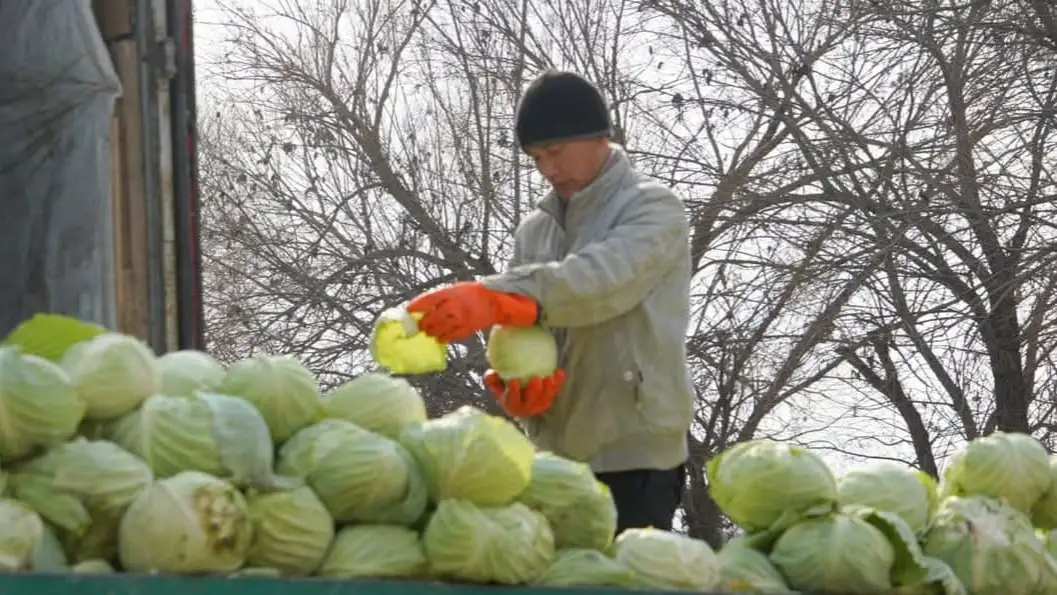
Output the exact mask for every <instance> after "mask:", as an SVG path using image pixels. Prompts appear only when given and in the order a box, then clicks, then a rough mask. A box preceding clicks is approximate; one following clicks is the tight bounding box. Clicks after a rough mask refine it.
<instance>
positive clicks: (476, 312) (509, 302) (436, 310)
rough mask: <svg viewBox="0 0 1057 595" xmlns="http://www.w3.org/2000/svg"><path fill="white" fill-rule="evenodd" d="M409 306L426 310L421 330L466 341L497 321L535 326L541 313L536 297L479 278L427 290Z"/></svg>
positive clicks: (446, 340)
mask: <svg viewBox="0 0 1057 595" xmlns="http://www.w3.org/2000/svg"><path fill="white" fill-rule="evenodd" d="M407 310H408V312H420V313H422V314H423V316H422V318H421V319H420V320H419V321H418V328H419V330H421V331H422V332H423V333H426V334H427V335H429V336H431V337H433V338H434V339H437V340H438V341H440V342H442V343H451V342H453V341H462V340H464V339H466V338H467V337H469V336H470V335H472V334H474V333H476V332H477V331H482V330H485V329H487V328H491V327H493V326H495V325H497V324H498V325H502V326H532V325H534V324H536V319H537V318H538V316H539V306H538V305H537V304H536V301H535V300H533V299H532V298H528V297H525V296H523V295H517V294H513V293H501V292H498V291H492V290H490V289H487V288H485V286H484V285H481V284H480V283H477V282H463V283H456V284H454V285H451V286H449V287H442V288H440V289H434V290H432V291H427V292H426V293H423V294H421V295H419V296H418V297H416V298H415V299H413V300H411V301H410V302H408V304H407Z"/></svg>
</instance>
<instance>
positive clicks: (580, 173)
mask: <svg viewBox="0 0 1057 595" xmlns="http://www.w3.org/2000/svg"><path fill="white" fill-rule="evenodd" d="M525 152H526V153H528V154H529V156H530V157H532V159H533V160H534V161H535V162H536V169H538V170H539V172H540V173H541V174H543V177H544V178H547V181H548V182H550V184H551V186H553V187H554V191H555V193H557V194H558V196H560V197H562V198H569V197H570V196H572V195H573V194H575V193H576V192H578V191H580V190H582V189H583V188H584V187H585V186H587V185H588V184H590V183H591V182H592V181H594V179H595V178H596V177H597V176H598V173H599V171H601V169H602V166H603V165H605V160H606V157H607V156H608V155H609V139H608V138H606V137H598V138H587V139H577V140H566V141H557V142H553V143H545V144H541V145H535V146H532V147H529V148H528V149H526V150H525Z"/></svg>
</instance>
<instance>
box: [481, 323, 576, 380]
mask: <svg viewBox="0 0 1057 595" xmlns="http://www.w3.org/2000/svg"><path fill="white" fill-rule="evenodd" d="M484 355H485V359H486V360H487V361H488V365H489V366H491V367H492V369H493V370H495V371H496V373H497V374H499V377H500V378H502V379H503V380H504V381H507V380H511V379H516V380H519V381H521V382H528V381H529V380H531V379H533V378H537V377H539V378H546V377H547V376H550V375H551V374H554V371H555V370H557V369H558V343H557V342H556V341H555V340H554V336H553V335H551V334H550V332H549V331H547V330H546V329H544V328H542V327H539V326H526V327H520V326H496V327H492V332H491V333H490V334H489V335H488V345H487V346H486V348H485V354H484Z"/></svg>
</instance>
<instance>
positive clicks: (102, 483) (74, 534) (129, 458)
mask: <svg viewBox="0 0 1057 595" xmlns="http://www.w3.org/2000/svg"><path fill="white" fill-rule="evenodd" d="M10 481H11V490H12V492H13V494H14V496H15V497H16V498H18V499H19V500H21V501H22V502H25V503H26V504H28V505H29V506H30V507H31V508H33V509H34V510H36V511H37V513H38V514H40V516H42V517H43V518H44V520H46V521H48V522H49V523H51V524H52V525H53V526H55V527H56V528H57V529H58V530H59V533H58V535H59V537H60V539H61V540H62V541H63V543H64V544H65V545H66V548H67V549H68V550H70V552H71V554H72V555H73V556H74V558H75V559H77V560H81V559H88V558H111V557H113V556H114V555H115V554H117V532H118V524H119V522H120V520H121V515H123V514H124V513H125V509H127V508H128V506H129V505H130V504H131V503H132V501H133V500H135V499H136V497H137V496H139V494H140V492H142V491H143V490H144V489H146V488H147V487H148V486H149V485H150V484H151V483H152V482H153V481H154V474H153V473H152V472H151V470H150V467H148V466H147V464H146V463H144V462H143V461H142V460H141V459H139V458H138V457H136V456H134V455H132V454H130V453H129V452H127V451H125V450H123V449H122V448H120V447H119V446H117V445H116V444H114V443H113V442H107V441H105V440H94V441H92V440H86V439H84V438H77V439H75V440H73V441H71V442H67V443H65V444H61V445H59V446H56V447H54V448H52V449H50V450H48V451H47V452H46V453H44V454H43V455H41V456H40V457H37V458H35V459H32V460H30V461H29V462H28V463H26V464H25V465H22V466H20V467H19V468H18V470H17V471H16V472H15V473H14V474H12V476H11V479H10Z"/></svg>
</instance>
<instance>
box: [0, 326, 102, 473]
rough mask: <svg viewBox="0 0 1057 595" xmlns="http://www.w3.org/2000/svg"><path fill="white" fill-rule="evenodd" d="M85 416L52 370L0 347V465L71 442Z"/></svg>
mask: <svg viewBox="0 0 1057 595" xmlns="http://www.w3.org/2000/svg"><path fill="white" fill-rule="evenodd" d="M85 410H86V406H85V403H84V400H83V399H82V398H81V397H80V395H78V394H77V389H76V388H74V385H73V382H72V381H71V380H70V377H69V375H67V374H66V372H65V371H64V370H63V369H62V368H60V367H59V366H58V365H57V364H54V363H52V362H50V361H48V360H46V359H43V358H41V357H37V356H35V355H23V354H22V353H20V352H19V350H18V348H17V347H0V459H3V460H4V461H13V460H15V459H19V458H22V457H25V456H26V455H28V454H31V453H32V452H33V451H34V450H35V449H37V448H38V447H46V446H51V445H54V444H59V443H61V442H63V441H65V440H67V439H68V438H71V437H72V436H73V435H74V434H75V433H76V432H77V427H78V426H79V425H80V423H81V420H82V419H84V413H85Z"/></svg>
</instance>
